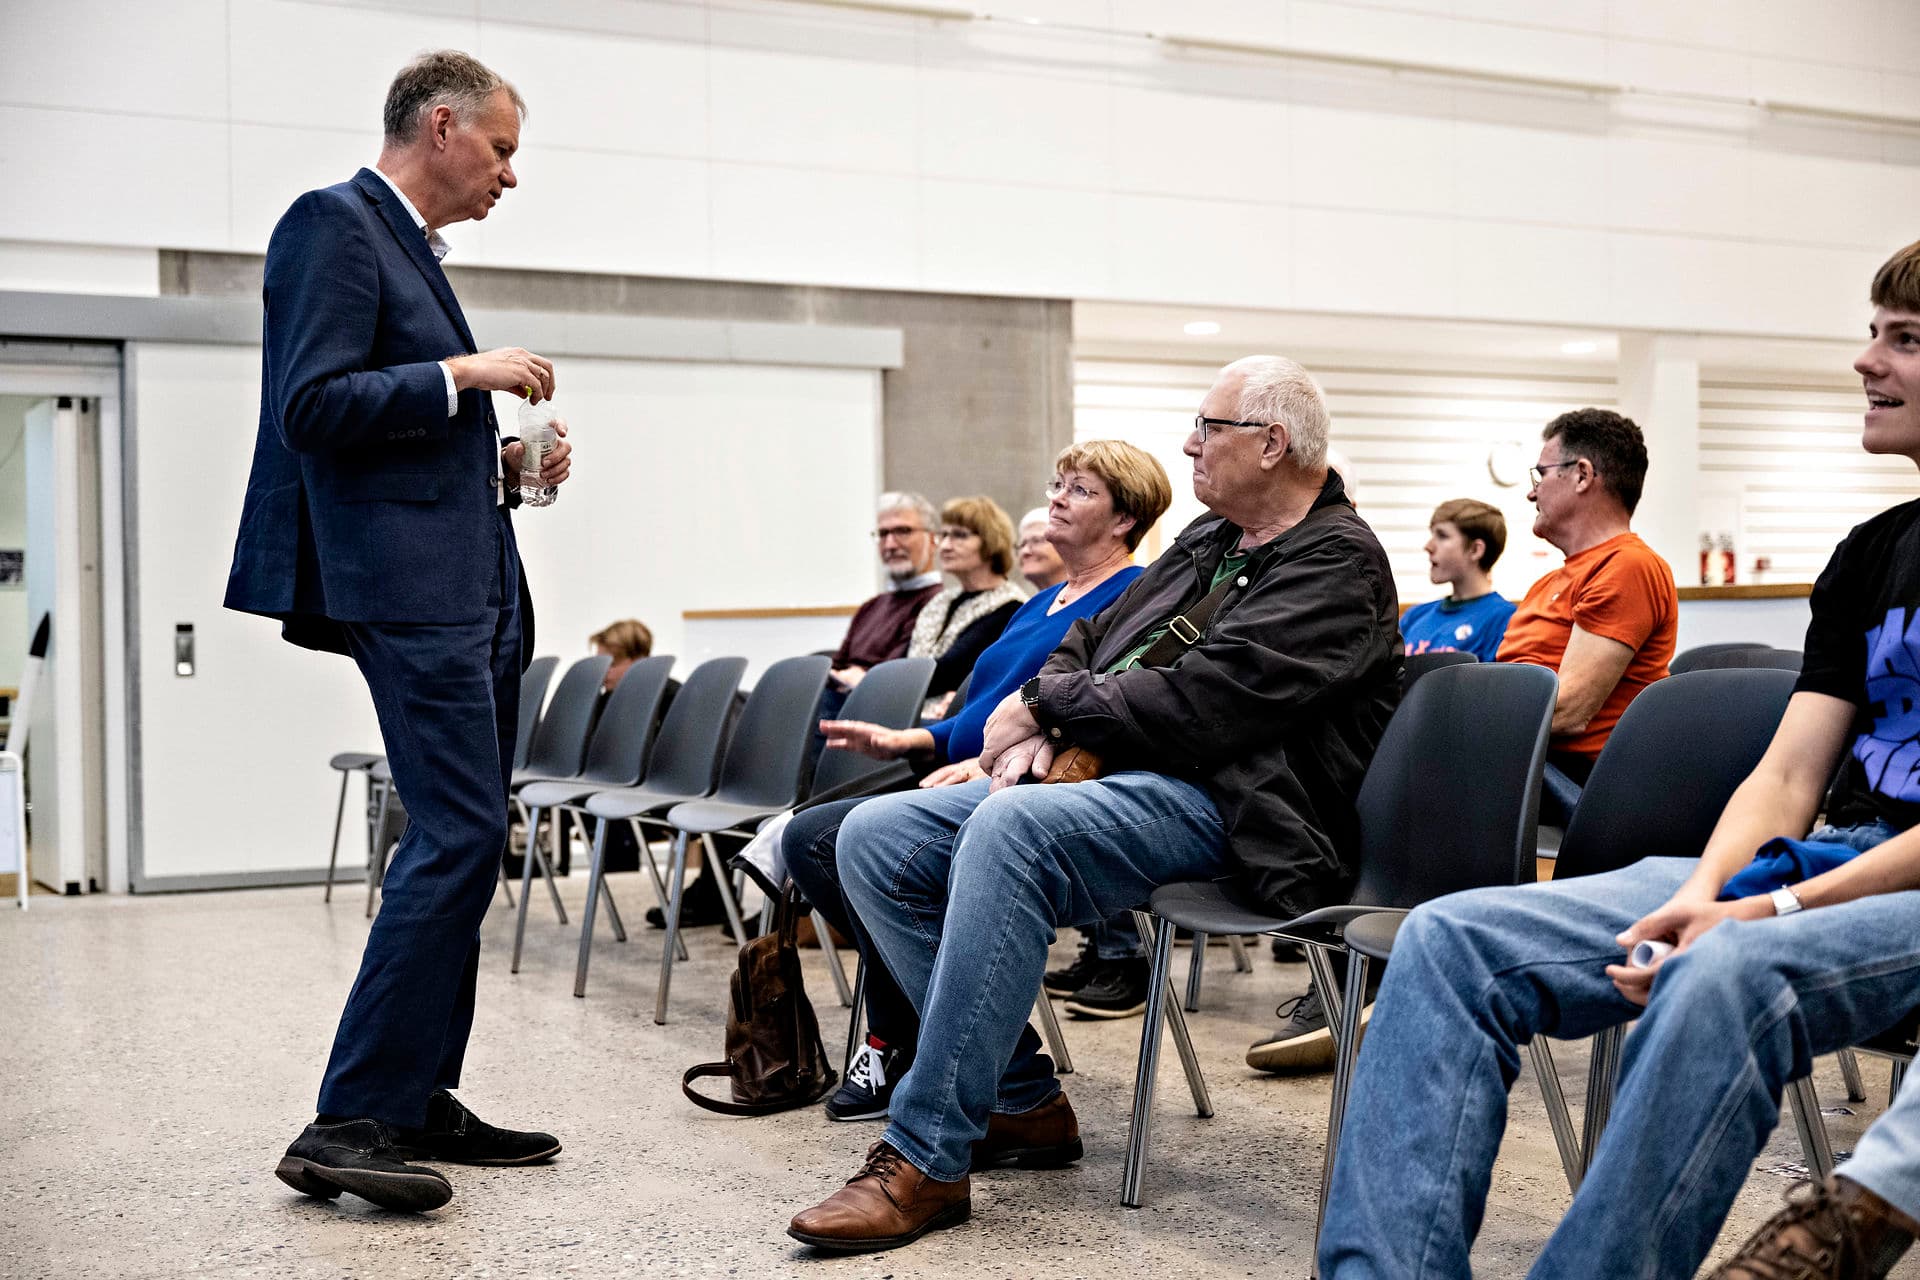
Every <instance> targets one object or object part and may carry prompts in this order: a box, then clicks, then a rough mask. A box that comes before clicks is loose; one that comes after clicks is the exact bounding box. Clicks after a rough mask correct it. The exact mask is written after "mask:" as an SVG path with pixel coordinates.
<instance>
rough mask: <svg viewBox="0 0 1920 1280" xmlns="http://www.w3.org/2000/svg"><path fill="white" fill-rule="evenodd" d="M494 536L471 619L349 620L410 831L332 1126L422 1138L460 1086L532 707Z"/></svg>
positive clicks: (501, 536)
mask: <svg viewBox="0 0 1920 1280" xmlns="http://www.w3.org/2000/svg"><path fill="white" fill-rule="evenodd" d="M494 527H495V529H496V531H497V533H496V537H497V540H498V544H499V546H498V555H497V557H496V559H497V563H498V565H499V568H498V570H497V571H496V572H495V574H494V579H493V583H492V585H491V587H490V588H489V590H488V593H487V600H486V605H485V608H484V611H483V612H482V613H481V614H479V615H478V616H476V617H474V618H473V619H472V620H470V621H465V622H457V623H445V624H441V623H434V624H422V623H383V622H355V623H347V624H345V629H346V634H347V644H348V648H349V650H350V651H351V653H352V655H353V659H354V661H355V662H357V663H358V664H359V666H360V671H361V674H362V675H364V676H365V677H366V680H367V688H368V689H369V690H371V691H372V693H373V703H374V707H375V709H376V710H377V711H378V713H379V716H380V733H381V736H382V738H383V739H384V740H385V743H386V748H387V760H388V762H389V764H390V765H391V766H392V769H393V781H394V786H395V788H396V789H397V790H398V792H399V795H400V799H401V801H402V803H404V804H405V805H406V808H407V817H408V824H407V833H406V835H405V836H404V837H402V839H401V841H400V845H399V848H398V849H397V850H396V851H395V853H394V856H393V861H392V864H391V865H390V866H389V867H388V869H387V875H386V880H385V882H384V884H383V886H382V890H381V903H380V914H379V915H378V916H377V917H376V918H375V919H374V922H373V929H372V932H371V933H370V934H369V936H368V938H367V949H366V953H365V955H364V956H363V957H362V958H361V961H360V974H359V977H357V978H356V979H355V980H354V984H353V991H352V993H351V994H350V995H349V996H348V997H347V1007H346V1011H345V1012H344V1013H342V1014H341V1016H340V1028H339V1030H338V1031H337V1032H336V1033H335V1035H334V1041H333V1056H332V1058H331V1060H330V1061H329V1062H328V1063H327V1074H326V1079H325V1080H324V1081H323V1082H322V1084H321V1086H320V1103H319V1108H318V1109H319V1111H320V1112H321V1113H322V1114H327V1115H339V1116H355V1117H370V1118H372V1119H375V1120H383V1121H386V1122H387V1123H389V1124H394V1125H402V1126H407V1127H418V1126H420V1125H421V1124H423V1123H424V1122H425V1119H426V1106H427V1097H428V1095H429V1094H430V1093H432V1092H433V1090H435V1089H451V1088H453V1087H454V1086H455V1085H457V1084H459V1082H460V1065H461V1062H462V1061H463V1059H464V1058H465V1056H466V1048H467V1034H468V1032H469V1031H471V1030H472V1027H473V988H474V979H475V977H476V975H477V974H478V972H479V962H480V922H481V920H482V919H483V918H484V917H485V916H486V914H487V907H488V906H489V904H490V903H491V902H492V900H493V894H494V885H495V882H496V880H497V878H498V876H499V873H500V855H501V853H502V851H503V850H504V849H505V847H506V841H507V783H508V779H509V777H510V775H511V774H512V771H513V747H514V722H515V720H516V718H517V715H518V711H519V701H520V669H521V666H522V663H521V619H520V583H519V567H518V565H517V563H516V562H515V558H514V554H513V550H512V545H511V543H510V542H509V540H508V536H507V530H506V527H505V522H504V517H503V518H502V519H501V520H500V521H497V522H496V523H495V526H494Z"/></svg>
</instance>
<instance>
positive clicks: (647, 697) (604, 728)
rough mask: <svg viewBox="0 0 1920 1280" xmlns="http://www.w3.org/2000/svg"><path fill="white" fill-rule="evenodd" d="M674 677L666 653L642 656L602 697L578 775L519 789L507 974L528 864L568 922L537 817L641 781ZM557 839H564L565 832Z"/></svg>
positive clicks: (516, 964)
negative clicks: (521, 826)
mask: <svg viewBox="0 0 1920 1280" xmlns="http://www.w3.org/2000/svg"><path fill="white" fill-rule="evenodd" d="M672 674H673V659H672V658H671V657H668V656H666V655H657V656H654V657H650V658H642V659H641V660H640V661H638V662H636V663H634V664H633V665H632V666H631V667H629V668H627V673H626V674H625V675H623V676H621V677H620V683H619V684H618V685H616V686H614V690H613V692H612V693H611V694H609V695H607V701H606V705H605V706H603V707H602V708H601V709H600V719H599V721H598V722H597V723H596V724H595V725H594V729H593V738H592V739H591V740H590V741H589V742H588V743H587V755H586V762H585V763H584V764H583V765H582V766H581V769H580V772H579V773H578V774H577V775H576V776H574V777H572V778H566V779H555V780H552V781H534V782H528V783H526V784H525V785H524V786H522V787H521V788H520V791H519V794H518V799H519V801H520V804H521V807H523V808H524V809H525V810H526V811H527V847H526V851H525V856H524V857H523V859H522V861H521V865H520V907H519V911H518V912H517V914H516V917H515V919H514V925H513V962H512V965H511V968H510V969H509V972H512V973H518V972H520V949H521V944H522V941H523V940H524V938H525V936H526V932H527V898H528V897H529V896H530V894H531V892H532V889H533V865H534V862H535V860H536V859H537V860H538V861H539V863H540V874H541V875H542V876H544V877H545V878H546V881H547V891H548V892H549V893H550V894H551V895H552V896H553V909H554V912H555V914H557V915H558V916H559V917H560V923H561V924H565V923H566V922H567V911H566V908H565V907H564V906H562V905H561V903H560V894H559V891H558V889H557V888H556V887H555V885H554V883H553V867H552V866H551V865H549V864H548V862H547V855H546V853H545V851H543V850H542V849H541V848H540V815H541V813H542V812H543V811H545V810H549V809H552V810H555V811H556V821H558V820H559V815H561V814H564V813H566V812H569V811H576V812H577V810H574V809H573V806H575V805H577V804H579V802H581V801H583V800H585V799H586V798H587V797H588V796H590V795H592V794H593V793H594V792H596V791H605V790H606V789H607V788H608V787H631V786H633V785H635V784H636V783H638V782H639V781H640V774H641V772H642V771H643V770H644V769H645V768H646V765H647V749H648V748H649V747H651V746H652V745H653V731H654V726H655V723H656V722H657V721H658V719H659V717H660V701H661V699H662V698H663V697H665V696H666V691H667V679H668V677H669V676H671V675H672ZM561 838H562V839H564V838H565V835H564V830H563V831H562V837H561Z"/></svg>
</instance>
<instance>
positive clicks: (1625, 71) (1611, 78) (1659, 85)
mask: <svg viewBox="0 0 1920 1280" xmlns="http://www.w3.org/2000/svg"><path fill="white" fill-rule="evenodd" d="M1663 7H1665V8H1669V9H1675V10H1684V9H1686V8H1687V7H1688V6H1686V5H1666V6H1663ZM1751 62H1752V60H1751V59H1750V58H1748V57H1747V55H1746V54H1745V53H1744V52H1736V51H1733V50H1730V49H1703V48H1700V47H1699V46H1698V45H1681V44H1659V43H1655V42H1654V41H1651V40H1613V41H1610V42H1609V43H1608V46H1607V71H1606V75H1605V77H1604V78H1605V79H1606V81H1607V82H1609V83H1616V84H1624V85H1631V86H1632V87H1633V88H1635V89H1639V90H1649V89H1650V90H1655V91H1658V92H1661V93H1705V94H1712V95H1715V96H1718V97H1727V98H1743V97H1746V96H1747V95H1748V94H1749V93H1751V92H1752V88H1751V86H1752V82H1753V70H1752V65H1751Z"/></svg>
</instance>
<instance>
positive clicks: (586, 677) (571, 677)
mask: <svg viewBox="0 0 1920 1280" xmlns="http://www.w3.org/2000/svg"><path fill="white" fill-rule="evenodd" d="M612 665H613V659H612V658H609V657H608V656H607V655H606V654H604V653H596V654H594V655H593V656H592V657H591V658H582V659H580V660H579V661H578V662H576V663H574V664H573V665H572V666H570V667H568V668H567V674H565V675H563V676H561V677H560V683H559V684H558V685H557V686H555V688H554V691H553V698H552V700H551V701H549V702H548V703H547V711H546V714H545V715H543V716H541V717H540V724H539V726H538V727H537V728H536V729H534V731H533V745H532V746H531V747H529V748H528V749H527V769H528V771H529V772H532V773H537V774H539V775H541V776H542V777H547V778H571V777H573V775H575V774H576V773H579V772H580V765H581V763H582V762H583V761H585V759H586V757H587V734H588V733H589V732H591V731H592V729H593V710H594V707H595V706H596V705H598V703H599V700H600V682H601V681H602V680H605V679H606V678H607V668H608V667H610V666H612Z"/></svg>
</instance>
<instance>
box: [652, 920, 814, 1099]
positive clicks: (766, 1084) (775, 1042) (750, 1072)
mask: <svg viewBox="0 0 1920 1280" xmlns="http://www.w3.org/2000/svg"><path fill="white" fill-rule="evenodd" d="M799 918H800V912H799V909H798V907H797V905H796V904H795V902H794V894H793V886H792V885H791V884H789V885H788V886H787V887H786V890H785V891H784V892H782V893H781V895H780V903H779V905H778V906H777V907H776V908H775V909H774V913H773V928H772V929H770V930H768V931H767V932H766V933H765V934H763V935H762V936H760V937H758V938H755V939H754V940H753V941H751V942H749V943H747V945H746V946H744V947H742V948H740V967H739V969H738V970H736V971H735V973H734V975H733V984H732V990H733V1004H732V1007H730V1008H729V1009H728V1010H727V1060H726V1061H725V1062H703V1063H701V1064H700V1065H699V1066H697V1067H688V1068H687V1073H686V1075H684V1076H682V1077H681V1080H680V1090H681V1092H683V1093H685V1094H686V1095H687V1098H688V1100H689V1101H691V1102H692V1103H693V1104H694V1105H695V1106H700V1107H705V1108H706V1109H707V1110H709V1111H718V1112H719V1113H720V1114H721V1115H727V1116H764V1115H771V1114H773V1113H774V1112H776V1111H789V1110H791V1109H793V1108H794V1107H804V1106H807V1105H809V1104H810V1103H814V1102H818V1101H819V1100H820V1099H821V1098H823V1097H825V1096H826V1093H827V1090H829V1089H831V1088H833V1086H834V1085H835V1084H837V1083H839V1076H838V1075H837V1074H836V1073H835V1072H834V1070H833V1068H832V1067H829V1066H828V1065H827V1050H826V1046H825V1045H823V1044H821V1042H820V1024H819V1023H818V1022H817V1021H815V1020H814V1016H813V1002H812V1001H811V1000H809V999H807V988H806V984H805V982H803V981H802V979H801V976H800V952H799V949H798V947H797V946H796V945H795V942H794V930H795V929H796V928H797V927H798V925H799ZM703 1076H726V1077H728V1078H729V1079H730V1080H731V1081H732V1083H733V1101H732V1102H721V1101H719V1100H718V1099H716V1098H708V1097H703V1096H702V1095H700V1094H699V1093H696V1092H695V1091H694V1088H693V1082H694V1081H695V1080H698V1079H700V1078H701V1077H703Z"/></svg>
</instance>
